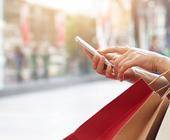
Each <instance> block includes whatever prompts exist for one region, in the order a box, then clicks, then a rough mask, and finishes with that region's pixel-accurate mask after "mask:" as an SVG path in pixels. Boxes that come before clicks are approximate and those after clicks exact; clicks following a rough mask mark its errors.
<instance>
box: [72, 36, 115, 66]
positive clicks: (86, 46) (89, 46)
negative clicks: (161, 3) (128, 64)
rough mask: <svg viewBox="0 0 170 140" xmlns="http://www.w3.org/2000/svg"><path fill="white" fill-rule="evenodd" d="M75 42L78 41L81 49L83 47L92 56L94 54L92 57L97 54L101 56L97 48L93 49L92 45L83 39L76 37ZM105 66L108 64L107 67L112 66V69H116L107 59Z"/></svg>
mask: <svg viewBox="0 0 170 140" xmlns="http://www.w3.org/2000/svg"><path fill="white" fill-rule="evenodd" d="M75 41H76V42H77V43H78V44H79V45H80V46H81V47H83V48H84V49H86V50H87V51H88V52H89V53H90V54H92V55H96V54H97V55H100V54H99V53H98V52H97V50H96V49H95V48H93V47H92V46H91V45H90V44H88V43H87V42H86V41H84V40H83V39H82V38H81V37H79V36H76V37H75ZM105 64H106V65H111V66H112V67H114V65H113V64H112V63H111V62H109V60H107V59H106V58H105Z"/></svg>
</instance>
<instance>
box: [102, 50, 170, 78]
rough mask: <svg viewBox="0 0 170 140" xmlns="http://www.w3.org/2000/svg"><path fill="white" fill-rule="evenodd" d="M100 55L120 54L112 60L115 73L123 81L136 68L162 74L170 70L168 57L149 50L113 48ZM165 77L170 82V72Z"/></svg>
mask: <svg viewBox="0 0 170 140" xmlns="http://www.w3.org/2000/svg"><path fill="white" fill-rule="evenodd" d="M100 53H101V54H102V55H104V56H107V54H108V53H118V54H120V57H118V58H116V59H114V60H113V61H112V60H111V61H112V63H113V64H114V65H115V71H116V72H117V75H118V79H120V80H123V79H124V75H125V72H126V71H127V70H128V69H130V68H132V67H134V66H138V67H140V68H143V69H145V70H147V71H150V72H157V73H160V74H161V73H163V72H165V71H167V70H168V69H170V59H169V58H168V57H166V56H163V55H160V54H158V53H154V52H150V51H147V50H142V49H137V48H130V47H112V48H107V49H105V50H103V51H100ZM165 77H166V78H167V80H168V81H170V72H169V73H167V74H166V75H165Z"/></svg>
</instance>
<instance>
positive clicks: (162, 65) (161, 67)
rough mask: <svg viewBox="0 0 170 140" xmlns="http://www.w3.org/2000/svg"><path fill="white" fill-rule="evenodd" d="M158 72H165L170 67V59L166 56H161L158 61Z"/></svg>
mask: <svg viewBox="0 0 170 140" xmlns="http://www.w3.org/2000/svg"><path fill="white" fill-rule="evenodd" d="M156 68H157V72H159V73H163V72H165V71H167V70H168V69H170V59H169V58H168V57H166V56H160V57H159V59H158V61H157V62H156Z"/></svg>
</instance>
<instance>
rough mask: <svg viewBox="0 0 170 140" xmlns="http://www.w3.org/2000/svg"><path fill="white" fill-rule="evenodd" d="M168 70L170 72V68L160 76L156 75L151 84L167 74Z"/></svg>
mask: <svg viewBox="0 0 170 140" xmlns="http://www.w3.org/2000/svg"><path fill="white" fill-rule="evenodd" d="M168 72H170V69H168V70H167V71H165V72H164V73H162V74H161V75H159V76H158V77H156V78H155V79H153V80H152V81H151V82H150V83H149V85H152V84H153V83H155V82H156V81H157V80H159V79H160V78H161V77H163V76H165V75H166V74H167V73H168Z"/></svg>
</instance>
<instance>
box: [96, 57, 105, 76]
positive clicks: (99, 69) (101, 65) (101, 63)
mask: <svg viewBox="0 0 170 140" xmlns="http://www.w3.org/2000/svg"><path fill="white" fill-rule="evenodd" d="M104 64H105V59H104V57H103V56H102V57H100V60H99V63H98V65H97V69H96V71H97V72H98V73H99V74H105V70H104Z"/></svg>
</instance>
